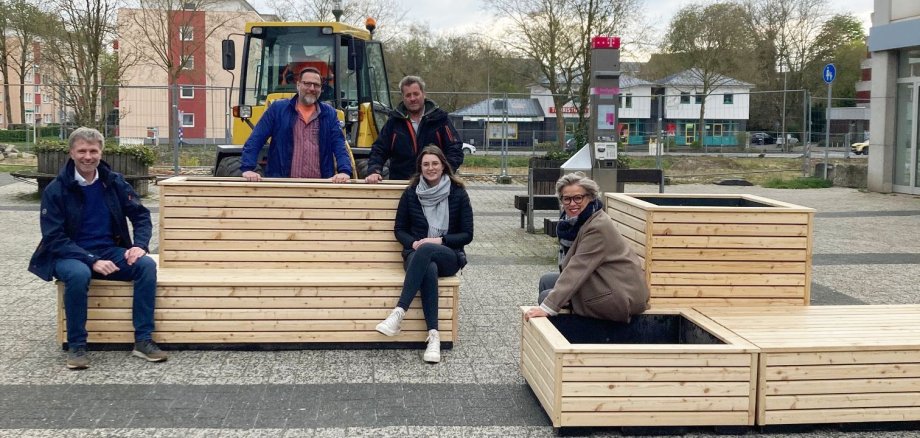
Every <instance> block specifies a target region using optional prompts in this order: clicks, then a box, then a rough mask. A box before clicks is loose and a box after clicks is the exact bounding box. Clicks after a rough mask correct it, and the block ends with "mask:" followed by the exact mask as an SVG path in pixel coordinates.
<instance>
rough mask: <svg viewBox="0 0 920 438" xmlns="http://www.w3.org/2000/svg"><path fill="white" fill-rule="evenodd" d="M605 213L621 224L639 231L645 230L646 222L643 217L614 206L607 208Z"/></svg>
mask: <svg viewBox="0 0 920 438" xmlns="http://www.w3.org/2000/svg"><path fill="white" fill-rule="evenodd" d="M607 214H608V215H609V216H610V218H611V219H613V220H614V221H615V222H617V223H620V224H623V225H625V226H627V227H629V228H632V229H634V230H636V231H641V232H643V233H644V232H645V230H646V223H645V220H644V219H641V218H637V217H635V216H632V215H629V214H627V213H625V212H622V211H619V210H616V209H614V208H607Z"/></svg>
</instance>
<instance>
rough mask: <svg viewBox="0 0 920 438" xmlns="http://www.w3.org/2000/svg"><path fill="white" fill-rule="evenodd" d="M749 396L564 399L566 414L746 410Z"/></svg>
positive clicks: (563, 404) (563, 407)
mask: <svg viewBox="0 0 920 438" xmlns="http://www.w3.org/2000/svg"><path fill="white" fill-rule="evenodd" d="M747 409H748V399H747V397H563V398H562V410H563V411H565V412H712V411H746V410H747Z"/></svg>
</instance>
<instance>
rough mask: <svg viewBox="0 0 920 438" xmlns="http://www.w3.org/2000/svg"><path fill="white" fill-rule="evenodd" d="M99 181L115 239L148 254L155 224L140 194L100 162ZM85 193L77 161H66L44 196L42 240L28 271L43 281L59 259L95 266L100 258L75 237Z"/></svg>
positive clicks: (121, 244) (47, 277)
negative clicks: (131, 229) (76, 176)
mask: <svg viewBox="0 0 920 438" xmlns="http://www.w3.org/2000/svg"><path fill="white" fill-rule="evenodd" d="M98 170H99V180H100V181H101V182H102V187H103V189H102V193H103V197H104V199H105V203H106V204H107V205H108V207H109V213H110V214H111V218H112V238H113V240H114V241H115V245H117V246H120V247H122V248H126V249H127V248H130V247H132V246H137V247H140V248H141V249H143V250H144V251H148V252H149V249H148V245H150V235H151V233H152V232H153V225H152V222H151V221H150V210H148V209H147V207H144V206H143V205H142V204H141V202H140V199H139V198H138V196H137V193H135V192H134V189H133V188H132V187H131V185H130V184H128V182H127V181H125V179H124V177H123V176H121V175H120V174H118V173H116V172H113V171H112V169H111V168H110V167H109V165H108V164H107V163H106V162H104V161H100V162H99V167H98ZM83 204H84V198H83V191H82V190H80V185H79V184H78V183H77V181H76V180H74V162H73V160H67V164H65V165H64V169H62V170H61V173H60V174H58V176H57V177H56V178H55V179H54V180H52V181H51V183H50V184H48V187H46V188H45V191H44V192H43V193H42V210H41V218H40V224H41V230H42V241H41V243H39V244H38V248H36V249H35V253H34V254H32V260H30V261H29V272H31V273H33V274H35V275H37V276H39V277H40V278H41V279H42V280H45V281H50V280H51V278H52V273H53V272H54V264H55V262H56V261H57V260H60V259H76V260H80V261H82V262H83V263H86V264H87V265H88V266H90V267H92V265H93V263H95V262H96V260H99V258H100V257H98V256H96V255H95V254H93V253H91V252H89V251H87V250H85V249H83V248H81V247H79V246H78V245H77V244H76V243H74V238H76V236H77V235H78V234H79V233H80V228H79V227H80V223H81V220H82V218H83ZM128 220H131V225H132V226H133V227H134V241H133V242H132V240H131V233H130V232H129V231H128Z"/></svg>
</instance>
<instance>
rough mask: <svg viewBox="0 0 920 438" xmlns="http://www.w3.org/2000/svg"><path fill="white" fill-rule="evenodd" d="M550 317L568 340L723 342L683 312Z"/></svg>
mask: <svg viewBox="0 0 920 438" xmlns="http://www.w3.org/2000/svg"><path fill="white" fill-rule="evenodd" d="M549 320H550V322H551V323H552V324H553V326H555V327H556V330H559V333H560V334H562V336H563V337H565V339H566V340H567V341H569V343H570V344H677V345H686V344H702V345H722V344H725V342H723V341H721V340H720V339H719V338H717V337H715V336H713V334H712V333H709V332H708V331H706V330H705V329H704V328H702V327H700V326H699V325H697V324H695V323H693V321H691V320H689V319H687V318H686V317H685V316H683V315H667V314H643V315H638V316H636V317H634V318H633V319H632V321H630V322H629V323H619V322H613V321H603V320H600V319H594V318H585V317H583V316H577V315H558V316H555V317H552V318H549Z"/></svg>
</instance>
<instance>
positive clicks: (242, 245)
mask: <svg viewBox="0 0 920 438" xmlns="http://www.w3.org/2000/svg"><path fill="white" fill-rule="evenodd" d="M185 248H195V249H196V250H199V251H250V252H251V251H273V252H286V251H309V252H319V253H328V252H371V253H377V254H379V253H381V252H394V253H397V254H399V255H400V260H401V257H402V245H400V244H399V243H398V242H395V241H393V242H358V241H335V240H329V241H318V242H314V241H303V240H301V241H290V240H278V241H272V240H269V239H265V240H262V241H251V240H165V241H163V242H162V243H161V244H160V250H161V251H177V252H178V251H182V250H183V249H185ZM279 258H280V257H279Z"/></svg>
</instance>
